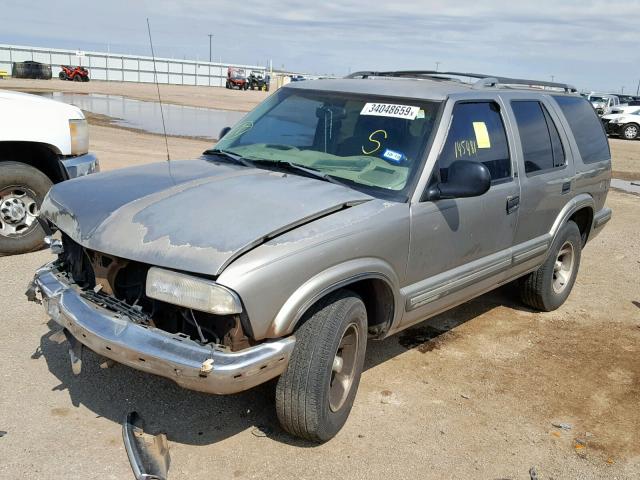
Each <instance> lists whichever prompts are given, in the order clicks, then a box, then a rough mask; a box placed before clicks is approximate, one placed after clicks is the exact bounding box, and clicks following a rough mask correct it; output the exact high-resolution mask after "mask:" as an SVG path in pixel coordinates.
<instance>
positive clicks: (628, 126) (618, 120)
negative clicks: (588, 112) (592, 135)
mask: <svg viewBox="0 0 640 480" xmlns="http://www.w3.org/2000/svg"><path fill="white" fill-rule="evenodd" d="M629 108H630V109H631V110H626V111H625V112H623V113H615V114H610V115H603V116H602V122H603V125H604V129H605V131H606V132H607V134H608V135H616V136H619V137H621V138H624V139H625V140H635V139H637V138H639V137H640V107H629Z"/></svg>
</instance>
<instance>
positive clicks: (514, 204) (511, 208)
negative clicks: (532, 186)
mask: <svg viewBox="0 0 640 480" xmlns="http://www.w3.org/2000/svg"><path fill="white" fill-rule="evenodd" d="M518 208H520V195H513V196H511V197H507V215H509V214H510V213H513V212H515V211H516V210H518Z"/></svg>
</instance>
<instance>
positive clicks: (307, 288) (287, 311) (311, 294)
mask: <svg viewBox="0 0 640 480" xmlns="http://www.w3.org/2000/svg"><path fill="white" fill-rule="evenodd" d="M365 279H377V280H382V281H384V282H385V283H386V284H387V285H388V286H389V287H390V288H391V291H392V292H393V297H394V314H393V320H392V322H391V325H396V324H397V322H398V321H399V320H400V317H401V316H402V312H403V310H404V309H403V303H402V299H401V298H400V295H399V291H400V288H399V280H398V276H397V275H396V273H395V271H394V270H393V268H392V267H391V265H389V264H388V263H387V262H385V261H383V260H381V259H379V258H359V259H355V260H349V261H347V262H344V263H341V264H338V265H335V266H333V267H331V268H329V269H327V270H324V271H323V272H321V273H319V274H317V275H315V276H313V277H311V278H310V279H309V280H307V281H306V282H305V283H303V284H302V285H301V286H300V287H298V289H297V290H296V291H295V292H293V294H292V295H291V296H290V297H289V298H288V299H287V301H286V302H285V303H284V305H283V306H282V307H281V308H280V310H279V311H278V314H277V315H276V317H275V319H274V321H273V322H272V324H271V328H270V331H269V335H268V336H269V337H281V336H285V335H289V334H291V333H292V332H293V331H294V330H295V327H296V325H297V324H298V322H299V321H300V319H301V318H302V316H303V315H304V313H305V312H306V311H307V310H308V309H309V308H310V307H311V306H312V305H313V304H314V303H315V302H317V301H318V300H319V299H320V298H322V297H323V296H325V295H327V294H328V293H330V292H332V291H334V290H337V289H339V288H342V287H344V286H346V285H349V284H351V283H354V282H357V281H359V280H365ZM391 325H390V326H391Z"/></svg>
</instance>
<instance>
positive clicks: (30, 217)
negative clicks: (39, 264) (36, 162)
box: [0, 162, 52, 255]
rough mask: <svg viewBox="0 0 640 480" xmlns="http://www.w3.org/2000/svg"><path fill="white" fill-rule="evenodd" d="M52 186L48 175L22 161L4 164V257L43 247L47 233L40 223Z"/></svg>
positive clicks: (0, 236) (0, 205) (0, 249)
mask: <svg viewBox="0 0 640 480" xmlns="http://www.w3.org/2000/svg"><path fill="white" fill-rule="evenodd" d="M51 186H52V183H51V180H49V177H47V176H46V175H45V174H44V173H42V172H41V171H40V170H37V169H35V168H33V167H31V166H29V165H26V164H24V163H19V162H2V163H0V255H15V254H18V253H26V252H31V251H33V250H36V249H38V248H41V247H42V246H43V245H44V235H45V232H44V230H43V229H42V226H41V225H40V223H39V222H38V220H37V216H38V214H39V211H40V205H42V201H43V200H44V197H45V195H46V194H47V192H48V191H49V189H50V188H51Z"/></svg>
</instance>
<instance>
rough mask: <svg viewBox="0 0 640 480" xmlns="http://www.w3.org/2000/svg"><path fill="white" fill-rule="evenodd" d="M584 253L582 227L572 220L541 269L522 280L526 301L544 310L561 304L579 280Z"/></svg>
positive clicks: (558, 237)
mask: <svg viewBox="0 0 640 480" xmlns="http://www.w3.org/2000/svg"><path fill="white" fill-rule="evenodd" d="M581 253H582V237H581V235H580V230H579V229H578V226H577V225H576V224H575V223H574V222H573V221H569V222H567V223H566V224H565V225H563V226H562V228H561V229H560V231H559V232H558V235H557V236H556V239H555V240H554V241H553V244H552V245H551V249H550V252H549V257H548V258H547V260H546V261H545V262H544V263H543V264H542V266H541V267H540V268H539V269H538V270H536V271H535V272H532V273H530V274H528V275H527V276H525V277H523V278H522V279H521V280H520V293H521V296H522V301H523V302H524V303H525V304H527V305H529V306H530V307H533V308H535V309H537V310H542V311H544V312H550V311H552V310H555V309H556V308H558V307H560V306H561V305H562V304H563V303H564V302H565V300H566V299H567V297H568V296H569V293H571V289H572V288H573V284H574V283H575V281H576V277H577V275H578V268H579V267H580V255H581Z"/></svg>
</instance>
